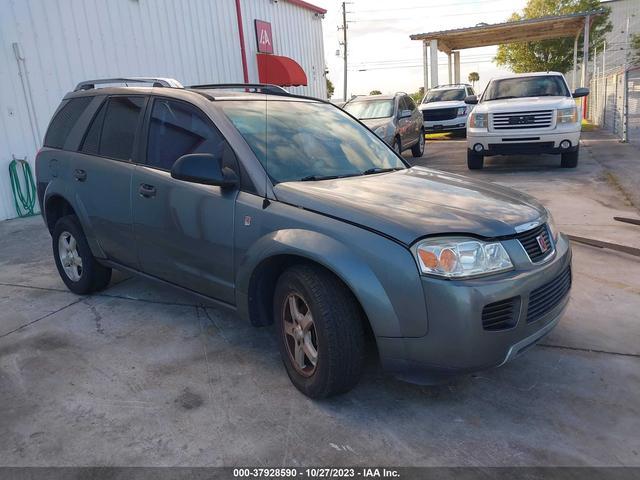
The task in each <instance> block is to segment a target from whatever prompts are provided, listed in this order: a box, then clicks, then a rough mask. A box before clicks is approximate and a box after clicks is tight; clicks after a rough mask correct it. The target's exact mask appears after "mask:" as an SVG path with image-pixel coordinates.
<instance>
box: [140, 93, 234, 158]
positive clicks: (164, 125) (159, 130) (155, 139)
mask: <svg viewBox="0 0 640 480" xmlns="http://www.w3.org/2000/svg"><path fill="white" fill-rule="evenodd" d="M224 146H225V140H224V138H223V137H222V135H221V134H220V133H219V132H218V131H217V130H216V129H215V128H213V127H212V126H211V124H210V123H209V122H208V121H207V120H206V119H205V118H204V117H203V115H202V113H201V112H200V111H199V110H198V109H197V108H195V107H193V106H191V105H189V104H187V103H183V102H175V101H171V100H164V99H156V100H155V101H154V102H153V110H152V112H151V124H150V125H149V143H148V145H147V163H148V164H149V165H151V166H154V167H158V168H162V169H164V170H171V167H172V166H173V164H174V162H175V161H176V160H177V159H178V158H180V157H181V156H182V155H187V154H189V153H211V154H213V155H215V156H216V157H219V156H222V154H223V150H224Z"/></svg>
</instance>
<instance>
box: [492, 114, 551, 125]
mask: <svg viewBox="0 0 640 480" xmlns="http://www.w3.org/2000/svg"><path fill="white" fill-rule="evenodd" d="M491 117H492V120H493V129H494V130H521V129H525V128H526V129H531V128H549V127H550V126H551V125H552V123H553V110H540V111H533V112H531V111H526V112H506V113H493V114H491Z"/></svg>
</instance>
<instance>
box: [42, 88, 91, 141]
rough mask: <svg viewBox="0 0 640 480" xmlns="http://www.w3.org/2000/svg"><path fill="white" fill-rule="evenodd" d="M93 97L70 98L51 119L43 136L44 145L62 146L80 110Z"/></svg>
mask: <svg viewBox="0 0 640 480" xmlns="http://www.w3.org/2000/svg"><path fill="white" fill-rule="evenodd" d="M91 100H93V97H80V98H72V99H71V100H68V101H67V103H66V104H65V105H64V107H62V108H61V109H60V111H59V112H58V113H57V115H56V116H55V117H54V119H53V120H51V125H49V130H47V134H46V135H45V137H44V145H45V146H46V147H53V148H62V147H64V142H65V141H66V140H67V136H68V135H69V133H70V132H71V129H72V128H73V126H74V125H75V124H76V122H77V121H78V119H79V118H80V115H82V112H84V110H85V109H86V108H87V106H88V105H89V103H91Z"/></svg>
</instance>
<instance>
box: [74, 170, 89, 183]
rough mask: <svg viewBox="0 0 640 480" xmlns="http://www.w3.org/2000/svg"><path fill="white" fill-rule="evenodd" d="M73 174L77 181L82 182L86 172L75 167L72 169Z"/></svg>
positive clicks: (85, 177)
mask: <svg viewBox="0 0 640 480" xmlns="http://www.w3.org/2000/svg"><path fill="white" fill-rule="evenodd" d="M73 176H74V178H75V179H76V180H77V181H78V182H84V181H85V180H86V179H87V172H86V171H84V170H82V169H79V168H77V169H75V170H74V171H73Z"/></svg>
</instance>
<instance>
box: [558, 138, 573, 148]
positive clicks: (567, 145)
mask: <svg viewBox="0 0 640 480" xmlns="http://www.w3.org/2000/svg"><path fill="white" fill-rule="evenodd" d="M560 148H561V149H563V150H566V149H567V148H571V142H570V141H569V140H562V141H561V142H560Z"/></svg>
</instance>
